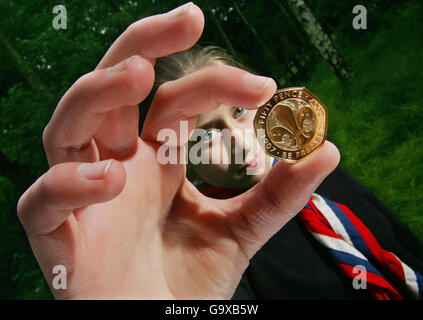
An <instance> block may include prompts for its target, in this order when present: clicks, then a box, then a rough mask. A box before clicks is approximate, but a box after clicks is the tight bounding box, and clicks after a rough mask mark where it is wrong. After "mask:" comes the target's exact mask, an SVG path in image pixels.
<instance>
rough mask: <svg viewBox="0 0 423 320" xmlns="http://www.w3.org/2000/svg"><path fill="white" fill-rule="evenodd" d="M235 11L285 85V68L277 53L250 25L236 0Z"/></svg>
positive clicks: (273, 70)
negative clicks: (275, 53)
mask: <svg viewBox="0 0 423 320" xmlns="http://www.w3.org/2000/svg"><path fill="white" fill-rule="evenodd" d="M232 4H233V6H234V9H235V12H236V13H237V14H238V16H239V17H240V18H241V20H242V22H244V24H245V26H246V27H247V29H248V30H249V31H250V32H251V33H252V34H253V36H254V38H255V39H256V41H257V42H258V43H259V45H260V46H261V48H262V49H263V52H264V54H265V55H266V56H267V58H268V59H269V62H270V65H271V66H272V68H271V73H272V76H273V77H275V78H276V81H277V82H278V83H279V85H281V86H282V85H284V84H285V83H286V80H285V77H283V69H282V65H281V64H280V63H279V61H278V59H277V58H276V57H275V55H274V54H273V53H272V51H271V50H270V49H269V47H268V46H267V45H266V44H265V43H264V42H263V40H262V39H261V38H260V36H259V35H258V33H257V31H256V29H255V28H254V27H253V26H251V25H250V23H249V22H248V20H247V18H245V16H244V14H243V13H242V12H241V10H240V9H239V6H238V5H237V3H236V2H235V1H233V2H232Z"/></svg>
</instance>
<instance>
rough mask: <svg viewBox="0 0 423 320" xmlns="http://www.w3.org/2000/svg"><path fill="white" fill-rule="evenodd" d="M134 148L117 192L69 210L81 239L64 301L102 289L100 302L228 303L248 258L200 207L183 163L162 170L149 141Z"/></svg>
mask: <svg viewBox="0 0 423 320" xmlns="http://www.w3.org/2000/svg"><path fill="white" fill-rule="evenodd" d="M138 146H139V147H138V150H137V151H136V152H135V153H134V155H133V156H132V157H129V158H127V159H126V160H124V161H122V163H123V165H124V167H125V169H126V172H127V182H126V186H125V188H124V190H123V191H122V192H121V194H120V195H119V196H118V197H116V198H115V199H113V200H111V201H109V202H107V203H103V204H97V205H93V206H89V207H86V208H83V209H81V210H77V211H76V212H75V215H74V216H75V218H76V220H77V221H78V225H79V228H78V230H75V232H76V231H77V232H79V233H80V234H79V237H78V238H80V239H81V241H80V242H79V245H78V246H77V247H76V248H75V254H76V258H75V266H74V269H73V270H72V273H73V276H72V277H70V282H69V290H67V291H66V292H65V294H66V295H67V296H66V297H67V298H71V297H73V296H76V295H78V297H84V296H86V297H92V296H95V294H93V293H92V292H91V290H92V288H96V292H97V291H98V287H101V288H102V290H100V293H101V297H125V296H126V297H128V298H131V297H132V298H142V297H150V298H151V297H157V296H162V297H163V296H168V297H176V298H193V297H202V298H230V297H231V294H232V293H233V291H234V289H235V286H236V283H237V282H238V281H239V278H240V276H241V274H242V272H243V270H244V268H245V267H246V266H247V264H248V257H247V256H246V255H245V254H244V253H243V252H242V250H240V247H239V245H238V243H237V240H236V239H235V238H234V234H233V233H232V232H231V231H230V229H229V228H228V226H227V225H226V222H225V218H224V215H223V212H222V211H221V210H219V208H218V207H217V206H216V205H215V204H214V203H213V201H208V202H206V203H204V197H202V196H201V195H199V193H198V192H197V191H195V190H194V189H193V188H192V185H190V183H189V182H188V181H187V180H186V178H185V168H184V166H183V165H181V166H179V167H178V168H177V169H176V170H175V168H174V167H167V168H166V167H165V166H162V165H160V164H159V163H158V162H157V160H156V156H155V154H156V153H155V152H156V150H154V144H153V145H149V144H146V143H144V142H143V141H142V140H141V139H139V143H138ZM168 170H170V171H168ZM166 171H167V172H166ZM144 181H150V183H149V184H148V188H141V187H140V185H141V184H143V183H144ZM200 198H201V200H202V201H199V200H200ZM168 209H169V210H168ZM70 219H73V217H71V218H70ZM111 275H113V277H112V276H111ZM111 279H113V280H111ZM146 287H150V288H151V289H152V290H151V292H150V294H151V295H150V296H145V288H146Z"/></svg>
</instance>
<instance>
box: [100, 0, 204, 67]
mask: <svg viewBox="0 0 423 320" xmlns="http://www.w3.org/2000/svg"><path fill="white" fill-rule="evenodd" d="M203 28H204V15H203V12H202V11H201V9H200V8H199V7H197V6H196V5H195V4H193V3H192V2H190V3H187V4H185V5H182V6H180V7H177V8H175V9H173V10H171V11H169V12H167V13H164V14H157V15H154V16H151V17H147V18H144V19H141V20H138V21H136V22H134V23H133V24H131V25H130V26H129V27H128V28H127V29H126V30H125V31H124V32H123V33H122V34H121V35H120V36H119V37H118V38H117V39H116V40H115V42H114V43H113V44H112V45H111V47H110V48H109V50H108V51H107V52H106V54H105V55H104V57H103V58H102V60H101V61H100V63H99V64H98V66H97V68H96V69H103V68H107V67H110V66H112V65H115V64H117V63H118V62H120V61H122V60H125V59H126V58H129V57H131V56H133V55H139V56H142V57H143V58H146V59H148V60H150V61H151V62H152V63H154V61H155V59H156V58H159V57H163V56H166V55H168V54H171V53H174V52H179V51H184V50H186V49H189V48H190V47H192V46H193V45H194V44H195V43H196V42H197V41H198V39H199V38H200V36H201V34H202V32H203Z"/></svg>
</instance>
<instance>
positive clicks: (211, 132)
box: [201, 129, 216, 141]
mask: <svg viewBox="0 0 423 320" xmlns="http://www.w3.org/2000/svg"><path fill="white" fill-rule="evenodd" d="M215 136H216V129H207V130H206V132H205V133H204V134H203V135H202V137H201V138H202V140H203V141H208V140H212V139H213V138H214V137H215Z"/></svg>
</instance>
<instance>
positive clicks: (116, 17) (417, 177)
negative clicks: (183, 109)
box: [0, 0, 423, 299]
mask: <svg viewBox="0 0 423 320" xmlns="http://www.w3.org/2000/svg"><path fill="white" fill-rule="evenodd" d="M182 3H183V2H181V1H172V0H163V1H159V0H156V1H153V0H138V1H136V0H132V1H118V0H115V1H99V0H84V1H82V0H74V1H59V0H56V1H43V2H42V4H40V3H36V2H32V1H25V2H22V1H18V0H5V1H2V2H0V18H1V19H0V31H1V32H2V33H3V35H4V37H5V39H7V40H6V41H7V42H8V44H9V49H10V46H11V47H13V48H14V50H15V52H17V53H18V55H19V57H20V58H21V62H22V66H24V68H25V69H26V70H32V71H33V72H34V73H35V74H36V75H37V76H38V78H39V79H40V81H41V85H42V86H43V87H45V88H47V91H48V92H47V94H45V93H43V91H42V90H40V88H37V87H36V86H34V85H31V81H29V80H28V77H27V76H26V75H25V73H22V72H21V69H20V68H19V67H18V65H17V63H16V59H14V58H13V57H12V56H11V53H10V50H9V49H7V47H6V45H5V43H6V42H5V40H4V39H3V40H2V39H0V44H1V46H0V62H1V63H0V230H1V233H0V298H2V299H51V298H52V296H51V294H50V292H49V290H48V286H47V284H46V283H45V281H44V279H43V276H42V274H41V271H40V270H39V267H38V265H37V262H36V260H35V258H34V257H33V255H32V252H31V249H30V247H29V245H28V242H27V240H26V236H25V233H24V232H23V230H22V228H21V226H20V224H19V222H18V219H17V216H16V204H17V201H18V199H19V197H20V195H21V194H22V193H23V192H24V191H25V190H26V189H27V188H28V187H29V186H30V185H31V184H32V183H33V182H34V181H35V180H36V179H37V178H38V177H39V176H40V175H42V174H43V173H44V172H45V171H46V170H48V165H47V162H46V160H45V155H44V151H43V147H42V142H41V136H42V131H43V128H44V126H45V125H46V124H47V122H48V121H49V119H50V117H51V115H52V113H53V110H54V108H55V106H56V104H57V102H58V101H59V100H60V97H61V96H62V95H63V94H64V93H65V92H66V90H67V89H68V88H69V87H70V86H71V85H72V84H73V83H74V82H75V81H76V80H77V79H78V78H79V77H80V76H82V75H83V74H85V73H87V72H90V71H91V70H93V69H94V68H95V66H96V65H97V63H98V61H99V60H100V59H101V57H102V56H103V55H104V53H105V52H106V50H107V48H108V47H109V46H110V45H111V44H112V42H113V41H114V40H115V39H116V38H117V36H118V35H119V34H120V33H122V32H123V31H124V30H125V29H126V27H127V26H128V25H129V24H131V23H132V22H134V21H136V20H138V19H140V18H143V17H145V16H149V15H152V14H157V13H161V12H165V11H168V10H170V9H172V8H173V7H176V6H177V5H180V4H182ZM306 3H307V4H308V5H309V7H310V8H311V10H312V11H313V13H314V15H315V16H316V18H317V21H318V22H319V23H320V24H321V25H322V27H323V30H324V31H325V32H326V33H327V34H329V35H330V37H331V39H332V41H333V43H334V45H335V47H336V48H337V49H338V50H339V52H340V53H341V55H342V56H343V57H344V58H345V60H346V62H347V66H348V67H349V69H350V70H352V71H353V72H354V75H355V78H354V80H353V81H351V82H348V83H345V82H341V81H340V80H339V79H338V78H337V77H336V76H335V74H334V72H333V71H332V69H331V68H330V67H329V65H328V64H327V63H326V62H325V61H324V60H323V58H322V57H321V56H320V54H319V52H318V51H317V50H316V49H315V48H314V47H313V46H312V45H311V43H310V40H309V39H308V36H307V35H306V34H305V33H304V31H302V29H301V27H300V25H299V24H298V22H297V20H296V19H295V17H294V16H293V15H292V13H291V12H290V11H289V9H288V7H287V6H286V3H285V1H284V0H254V1H218V0H210V1H206V0H201V1H196V4H197V5H199V6H200V7H201V8H202V9H203V12H204V13H205V17H206V27H205V30H204V34H203V37H202V38H201V40H200V44H203V45H210V44H213V45H218V46H221V47H223V48H225V49H227V51H228V52H229V53H232V54H234V55H235V57H236V58H237V59H238V60H240V61H241V62H243V63H244V64H246V65H249V66H251V67H252V68H253V69H254V70H256V71H257V72H258V73H261V74H265V75H269V76H272V77H274V78H275V79H276V80H277V81H279V84H280V85H281V86H282V85H283V86H306V87H307V88H309V89H310V90H311V91H312V92H313V93H315V94H316V95H317V96H318V97H319V98H320V100H322V101H323V102H324V103H325V105H326V106H327V108H328V109H329V134H328V138H329V140H331V141H333V142H334V143H335V144H336V145H337V146H338V148H339V149H340V151H341V155H342V162H341V164H342V165H343V166H344V167H345V168H346V169H347V170H348V171H349V172H350V173H352V174H353V175H354V176H355V177H356V178H358V179H359V180H360V181H362V182H363V183H364V184H365V185H367V186H368V187H369V188H370V189H371V190H372V191H373V192H374V193H375V194H376V195H377V196H378V197H379V198H380V199H381V200H382V201H383V202H384V203H385V204H386V205H387V206H388V207H389V208H391V209H392V211H393V212H394V213H395V214H396V216H397V217H398V218H399V220H401V221H402V222H404V223H405V224H406V225H407V226H408V227H409V228H410V229H411V230H412V232H413V233H415V234H416V235H417V236H418V237H419V238H420V239H423V196H422V195H423V184H422V180H423V161H422V160H423V149H422V143H423V139H422V129H423V95H422V93H423V91H422V89H421V84H422V83H423V72H422V71H423V68H422V66H421V61H423V50H422V40H423V39H422V34H423V22H422V17H423V7H422V3H421V1H417V0H416V1H403V0H400V1H393V0H391V1H389V0H375V1H370V0H369V1H353V0H342V1H331V0H319V1H316V0H308V1H306ZM58 4H64V5H65V6H66V9H67V16H68V21H67V23H68V29H67V30H55V29H54V28H53V27H52V20H53V18H54V16H55V15H54V14H53V13H52V9H53V7H54V6H55V5H58ZM235 4H236V6H237V7H238V8H239V10H240V12H242V15H243V17H242V16H241V15H240V14H239V12H237V10H234V6H235ZM357 4H364V5H365V6H366V8H367V10H368V29H367V30H355V29H353V28H352V25H351V22H352V19H353V18H354V16H355V15H354V14H353V13H352V8H353V7H354V6H355V5H357ZM218 25H219V26H220V27H221V28H222V31H219V28H218ZM141 106H142V105H141Z"/></svg>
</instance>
